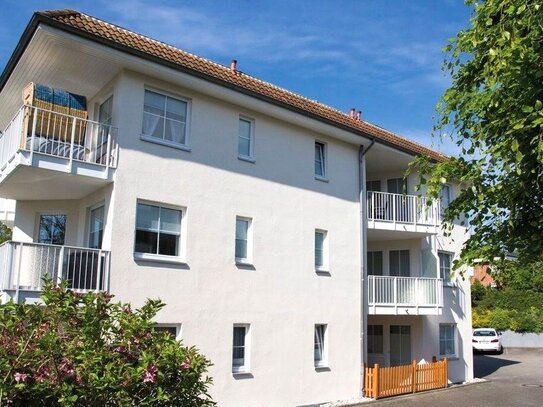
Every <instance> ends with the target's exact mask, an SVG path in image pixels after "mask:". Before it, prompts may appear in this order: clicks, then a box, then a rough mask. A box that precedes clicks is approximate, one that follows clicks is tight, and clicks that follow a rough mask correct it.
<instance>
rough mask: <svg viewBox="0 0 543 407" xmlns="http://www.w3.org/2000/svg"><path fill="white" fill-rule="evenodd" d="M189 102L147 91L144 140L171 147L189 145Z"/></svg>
mask: <svg viewBox="0 0 543 407" xmlns="http://www.w3.org/2000/svg"><path fill="white" fill-rule="evenodd" d="M187 116H188V102H187V101H184V100H181V99H177V98H174V97H171V96H166V95H163V94H160V93H157V92H153V91H151V90H147V89H146V90H145V97H144V103H143V124H142V138H145V139H147V140H149V141H153V140H154V141H158V142H161V143H164V144H171V145H180V146H186V145H187Z"/></svg>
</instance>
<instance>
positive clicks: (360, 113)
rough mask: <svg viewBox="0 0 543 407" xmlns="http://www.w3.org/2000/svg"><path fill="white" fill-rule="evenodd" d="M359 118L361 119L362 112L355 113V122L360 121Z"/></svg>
mask: <svg viewBox="0 0 543 407" xmlns="http://www.w3.org/2000/svg"><path fill="white" fill-rule="evenodd" d="M361 117H362V112H361V111H360V110H359V111H358V112H356V120H357V121H360V120H361Z"/></svg>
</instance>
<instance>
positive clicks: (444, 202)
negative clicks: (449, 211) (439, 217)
mask: <svg viewBox="0 0 543 407" xmlns="http://www.w3.org/2000/svg"><path fill="white" fill-rule="evenodd" d="M439 198H440V202H441V208H440V209H441V213H443V212H444V211H445V209H446V208H447V207H448V206H449V204H450V203H451V187H450V185H442V186H441V192H440V193H439Z"/></svg>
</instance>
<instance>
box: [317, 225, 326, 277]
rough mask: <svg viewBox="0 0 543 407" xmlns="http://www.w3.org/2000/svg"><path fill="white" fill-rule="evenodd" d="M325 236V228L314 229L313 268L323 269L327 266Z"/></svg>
mask: <svg viewBox="0 0 543 407" xmlns="http://www.w3.org/2000/svg"><path fill="white" fill-rule="evenodd" d="M327 236H328V233H327V232H326V231H325V230H315V270H317V271H325V270H326V269H327V268H328V264H327V263H328V250H327V243H328V242H327Z"/></svg>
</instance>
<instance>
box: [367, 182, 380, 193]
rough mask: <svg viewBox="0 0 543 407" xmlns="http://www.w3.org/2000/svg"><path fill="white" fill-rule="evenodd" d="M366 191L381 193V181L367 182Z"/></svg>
mask: <svg viewBox="0 0 543 407" xmlns="http://www.w3.org/2000/svg"><path fill="white" fill-rule="evenodd" d="M366 190H367V191H381V181H380V180H376V181H367V182H366Z"/></svg>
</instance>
